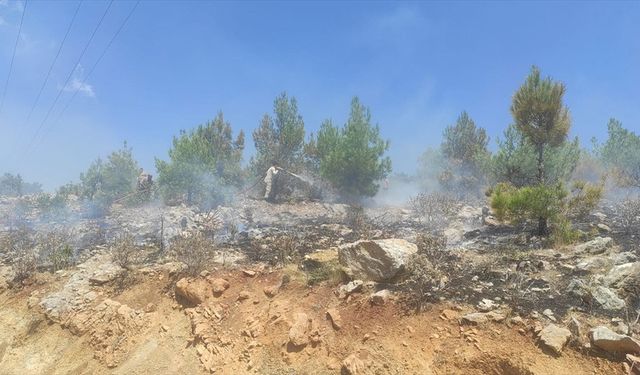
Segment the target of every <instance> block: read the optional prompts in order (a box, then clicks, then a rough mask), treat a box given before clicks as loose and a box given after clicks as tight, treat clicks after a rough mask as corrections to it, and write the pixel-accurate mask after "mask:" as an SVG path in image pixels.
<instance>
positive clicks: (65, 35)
mask: <svg viewBox="0 0 640 375" xmlns="http://www.w3.org/2000/svg"><path fill="white" fill-rule="evenodd" d="M81 5H82V0H80V2H79V3H78V7H77V8H76V11H75V13H73V17H72V18H71V22H70V23H69V26H68V27H67V31H66V32H65V34H64V37H63V38H62V42H61V43H60V47H58V52H57V53H56V57H54V58H53V61H52V62H51V66H50V67H49V71H48V72H47V76H46V77H45V78H44V82H42V86H41V87H40V91H38V96H36V100H35V101H34V102H33V105H32V106H31V110H30V111H29V115H28V116H27V123H28V122H29V120H30V119H31V115H32V114H33V111H34V110H35V109H36V105H38V101H39V100H40V96H41V95H42V91H43V90H44V88H45V86H46V85H47V82H48V81H49V76H50V75H51V71H52V70H53V66H54V65H55V64H56V62H57V61H58V57H59V56H60V52H61V51H62V47H63V46H64V43H65V41H66V40H67V37H68V36H69V32H70V31H71V27H72V26H73V23H74V21H75V20H76V16H77V15H78V11H79V10H80V6H81Z"/></svg>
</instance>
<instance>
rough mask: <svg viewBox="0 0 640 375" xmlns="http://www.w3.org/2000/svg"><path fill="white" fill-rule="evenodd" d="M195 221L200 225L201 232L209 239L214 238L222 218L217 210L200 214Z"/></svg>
mask: <svg viewBox="0 0 640 375" xmlns="http://www.w3.org/2000/svg"><path fill="white" fill-rule="evenodd" d="M197 222H198V224H200V226H201V227H202V234H203V235H204V236H206V237H207V238H208V239H210V240H211V241H213V240H214V239H215V236H216V233H218V230H220V228H222V226H223V222H222V218H221V217H220V213H219V212H218V211H217V210H211V211H207V212H205V213H203V214H200V215H199V216H198V219H197Z"/></svg>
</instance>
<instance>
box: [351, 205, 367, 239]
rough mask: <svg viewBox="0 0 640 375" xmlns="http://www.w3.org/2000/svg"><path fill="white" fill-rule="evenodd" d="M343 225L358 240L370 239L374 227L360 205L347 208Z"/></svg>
mask: <svg viewBox="0 0 640 375" xmlns="http://www.w3.org/2000/svg"><path fill="white" fill-rule="evenodd" d="M344 225H346V226H347V227H349V228H351V230H353V231H354V232H355V233H356V234H357V235H358V236H359V237H360V238H362V239H367V240H368V239H371V238H372V235H373V233H372V232H373V230H374V226H373V224H372V222H371V218H369V217H368V216H367V214H366V212H365V211H364V207H362V206H360V205H354V206H349V207H348V208H347V212H346V215H345V218H344Z"/></svg>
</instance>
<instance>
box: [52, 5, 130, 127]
mask: <svg viewBox="0 0 640 375" xmlns="http://www.w3.org/2000/svg"><path fill="white" fill-rule="evenodd" d="M138 4H140V0H138V1H136V3H135V5H134V6H133V8H131V10H130V11H129V14H127V16H126V17H125V18H124V20H123V21H122V23H121V24H120V27H118V29H117V30H116V33H115V34H114V35H113V37H111V40H109V43H107V45H106V47H105V48H104V50H103V51H102V53H101V54H100V57H98V59H97V60H96V62H95V63H94V64H93V66H92V67H91V69H90V70H89V73H87V75H86V76H85V77H84V78H83V79H82V81H81V82H80V84H79V85H78V87H76V89H75V91H74V92H73V95H72V96H71V99H69V101H68V102H67V104H66V105H65V106H64V108H62V111H60V114H58V117H57V118H56V120H55V122H54V123H53V125H52V126H51V127H50V128H49V130H48V131H50V130H51V129H52V128H53V127H54V126H55V125H57V124H58V122H59V121H60V119H61V118H62V115H64V113H65V112H66V110H67V108H69V106H70V105H71V102H72V101H73V99H74V98H75V97H76V95H77V94H78V92H79V91H80V88H81V87H82V86H83V85H84V83H85V82H86V81H87V79H89V76H91V73H93V71H94V70H95V69H96V66H98V64H99V63H100V61H101V60H102V58H103V57H104V55H105V54H106V53H107V50H109V47H111V44H113V41H114V40H116V38H117V37H118V35H119V34H120V32H121V31H122V29H124V26H125V25H126V24H127V21H129V18H131V15H133V12H134V11H135V10H136V8H137V7H138Z"/></svg>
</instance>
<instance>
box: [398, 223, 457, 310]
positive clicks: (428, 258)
mask: <svg viewBox="0 0 640 375" xmlns="http://www.w3.org/2000/svg"><path fill="white" fill-rule="evenodd" d="M416 242H417V246H418V252H417V253H416V254H414V255H412V256H411V258H410V259H409V261H408V262H407V265H406V270H407V275H408V276H407V279H406V280H405V282H404V285H405V287H406V288H407V291H408V294H409V299H408V300H407V303H408V305H409V306H410V307H412V308H414V309H415V310H416V312H420V311H422V308H423V307H424V304H425V303H427V302H428V301H429V300H431V299H432V298H433V292H435V291H437V290H439V289H441V288H442V287H444V280H445V279H444V273H443V272H442V271H441V270H440V268H439V267H438V264H441V263H442V261H443V260H444V258H445V255H446V253H445V248H446V245H447V240H446V238H445V237H443V236H438V235H434V234H421V235H418V238H417V240H416Z"/></svg>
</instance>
